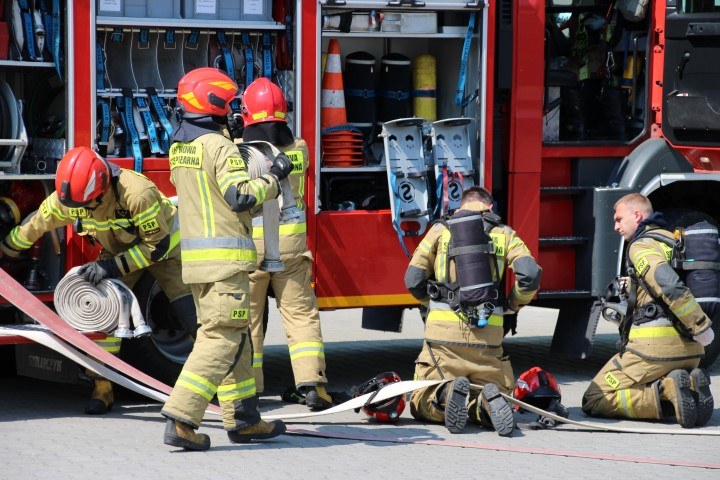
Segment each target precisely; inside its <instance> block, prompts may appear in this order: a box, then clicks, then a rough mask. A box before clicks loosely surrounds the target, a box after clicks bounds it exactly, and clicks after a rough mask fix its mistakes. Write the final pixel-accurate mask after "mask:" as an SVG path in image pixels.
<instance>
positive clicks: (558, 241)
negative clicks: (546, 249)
mask: <svg viewBox="0 0 720 480" xmlns="http://www.w3.org/2000/svg"><path fill="white" fill-rule="evenodd" d="M587 242H588V238H587V237H580V236H569V237H540V239H539V244H540V246H550V245H584V244H586V243H587Z"/></svg>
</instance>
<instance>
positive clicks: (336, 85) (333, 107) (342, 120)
mask: <svg viewBox="0 0 720 480" xmlns="http://www.w3.org/2000/svg"><path fill="white" fill-rule="evenodd" d="M320 103H321V111H320V128H321V130H325V129H327V128H330V127H338V126H341V125H347V123H348V122H347V114H346V113H345V91H344V89H343V79H342V70H341V68H340V45H339V44H338V41H337V39H335V38H333V39H331V40H330V45H329V46H328V54H327V61H326V62H325V72H324V73H323V77H322V93H321V100H320Z"/></svg>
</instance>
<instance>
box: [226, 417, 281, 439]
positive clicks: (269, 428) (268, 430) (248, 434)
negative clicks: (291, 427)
mask: <svg viewBox="0 0 720 480" xmlns="http://www.w3.org/2000/svg"><path fill="white" fill-rule="evenodd" d="M285 430H287V427H285V424H284V423H283V422H282V420H273V421H272V422H266V421H265V420H260V421H259V422H258V423H256V424H255V425H250V426H249V427H245V428H241V429H239V430H232V431H228V432H227V434H228V438H229V439H230V441H231V442H232V443H249V442H251V441H253V440H267V439H268V438H273V437H277V436H278V435H281V434H283V433H285Z"/></svg>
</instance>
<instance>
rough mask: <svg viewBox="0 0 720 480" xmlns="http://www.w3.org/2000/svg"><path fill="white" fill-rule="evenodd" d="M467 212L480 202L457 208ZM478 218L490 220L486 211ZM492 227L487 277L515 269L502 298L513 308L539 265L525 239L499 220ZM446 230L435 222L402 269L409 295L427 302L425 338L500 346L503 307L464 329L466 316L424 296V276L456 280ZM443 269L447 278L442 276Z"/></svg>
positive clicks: (522, 301)
mask: <svg viewBox="0 0 720 480" xmlns="http://www.w3.org/2000/svg"><path fill="white" fill-rule="evenodd" d="M463 209H465V210H470V211H483V205H482V204H481V203H480V202H470V203H468V204H467V205H465V206H464V207H463ZM485 212H486V213H484V217H486V218H488V219H490V220H492V219H491V216H492V214H491V212H489V211H487V210H485ZM496 223H497V224H496V225H495V226H493V228H492V229H491V230H490V232H489V235H490V238H491V239H492V242H493V246H494V249H495V252H494V257H495V265H494V266H493V268H492V270H493V279H494V281H495V282H498V283H499V282H500V281H501V279H502V278H503V274H504V272H505V269H506V268H508V267H509V268H511V269H513V271H514V272H515V277H516V279H515V284H514V285H513V288H512V291H511V292H510V295H509V296H508V299H507V303H508V306H509V308H511V309H513V310H516V311H517V310H519V309H520V308H521V307H522V306H524V305H526V304H528V303H530V300H532V298H533V297H534V296H535V293H536V292H537V290H538V289H539V287H540V276H541V272H542V270H541V268H540V267H539V266H538V265H537V263H536V262H535V259H534V258H533V257H532V255H531V254H530V251H529V250H528V248H527V247H526V246H525V243H523V241H522V240H521V239H520V237H518V236H517V234H516V233H515V231H514V230H513V229H512V228H510V227H508V226H507V225H503V224H501V223H499V222H496ZM450 238H451V235H450V230H449V229H448V228H447V227H445V226H444V225H443V224H441V223H436V224H435V225H433V227H432V228H431V229H430V231H429V232H428V233H427V235H426V236H425V238H424V239H423V241H422V242H421V243H420V245H419V246H418V248H417V249H416V250H415V253H414V255H413V258H412V260H411V261H410V265H409V266H408V269H407V271H406V273H405V285H406V287H407V289H408V290H409V291H410V293H411V294H412V295H413V296H414V297H415V298H417V299H418V300H420V301H423V302H428V301H429V305H428V310H429V311H428V316H427V319H426V326H425V339H426V340H427V341H428V342H430V343H433V344H448V345H467V346H473V347H479V348H487V349H496V348H500V347H501V345H502V339H503V307H502V306H498V307H497V308H496V309H495V311H494V312H493V313H492V315H490V318H488V325H487V326H485V327H483V328H470V327H469V326H468V325H467V323H466V319H464V318H462V316H461V315H459V314H457V313H456V312H454V311H452V310H451V309H450V308H449V306H448V304H447V303H443V302H438V301H433V300H429V298H428V295H427V280H428V279H429V278H433V279H434V280H436V281H438V282H444V281H446V280H450V281H451V282H455V281H457V276H456V272H455V266H454V264H453V263H452V262H451V264H450V268H447V262H448V244H449V243H450ZM445 272H449V275H450V278H449V279H446V278H444V276H445Z"/></svg>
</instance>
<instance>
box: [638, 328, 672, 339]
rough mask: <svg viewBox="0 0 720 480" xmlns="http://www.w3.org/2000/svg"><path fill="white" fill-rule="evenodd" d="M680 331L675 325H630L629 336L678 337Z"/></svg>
mask: <svg viewBox="0 0 720 480" xmlns="http://www.w3.org/2000/svg"><path fill="white" fill-rule="evenodd" d="M678 336H680V332H678V331H677V329H676V328H675V327H632V328H631V329H630V336H629V338H660V337H678Z"/></svg>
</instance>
